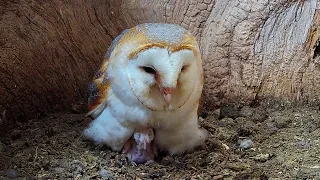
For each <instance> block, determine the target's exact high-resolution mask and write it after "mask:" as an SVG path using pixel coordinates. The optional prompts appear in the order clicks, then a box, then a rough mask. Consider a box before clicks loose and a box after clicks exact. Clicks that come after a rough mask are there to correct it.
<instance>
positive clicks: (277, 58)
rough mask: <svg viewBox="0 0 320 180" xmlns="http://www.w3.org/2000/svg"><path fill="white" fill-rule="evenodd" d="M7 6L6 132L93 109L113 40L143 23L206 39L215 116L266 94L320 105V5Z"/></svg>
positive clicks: (0, 31)
mask: <svg viewBox="0 0 320 180" xmlns="http://www.w3.org/2000/svg"><path fill="white" fill-rule="evenodd" d="M0 3H1V7H0V18H1V19H0V46H1V49H0V94H1V96H0V112H5V113H2V114H3V116H2V117H1V119H0V120H1V122H0V127H1V126H2V127H4V126H5V125H6V124H7V122H11V120H19V121H24V120H26V119H29V118H33V117H35V116H38V115H42V114H45V113H47V112H57V111H65V110H71V109H72V107H74V106H75V105H80V107H82V110H84V109H85V106H86V97H87V93H86V90H87V85H88V82H89V81H90V79H91V78H92V76H93V73H94V71H95V70H96V69H97V68H98V66H99V65H100V63H101V61H102V57H103V54H104V53H105V51H106V49H107V48H108V45H109V44H110V43H111V41H112V39H113V38H115V37H116V36H117V35H118V34H119V33H120V32H121V31H122V30H124V29H126V28H129V27H132V26H135V25H137V24H140V23H143V22H167V23H176V24H181V25H182V26H183V27H185V28H186V29H188V30H189V31H191V32H192V33H193V34H194V35H195V36H196V37H197V40H198V42H199V44H200V47H201V50H202V55H203V59H204V63H205V73H206V84H205V88H204V96H205V99H206V103H205V107H206V109H207V110H211V109H212V108H214V106H216V105H219V104H220V103H224V102H234V101H240V100H241V101H244V102H249V101H251V100H256V99H259V98H264V97H271V98H281V99H287V100H292V101H296V100H298V101H301V100H307V101H308V102H317V101H319V99H320V88H319V86H320V78H319V77H320V76H319V75H320V57H319V54H320V52H319V51H320V50H319V49H320V47H319V39H320V28H319V26H320V24H319V23H320V13H319V2H317V0H299V1H296V0H292V1H286V0H271V1H267V0H257V1H256V0H255V1H253V0H244V1H239V0H215V1H214V0H187V1H183V0H167V1H162V0H156V1H149V0H137V1H124V0H122V1H119V0H108V1H105V0H93V1H85V0H75V1H62V0H52V1H40V0H11V1H10V0H3V1H2V2H0ZM317 3H318V4H317Z"/></svg>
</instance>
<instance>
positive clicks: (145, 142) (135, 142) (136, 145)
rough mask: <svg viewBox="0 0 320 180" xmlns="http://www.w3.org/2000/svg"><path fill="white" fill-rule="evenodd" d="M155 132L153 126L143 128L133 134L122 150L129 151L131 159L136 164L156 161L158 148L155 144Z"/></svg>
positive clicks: (128, 154) (128, 155)
mask: <svg viewBox="0 0 320 180" xmlns="http://www.w3.org/2000/svg"><path fill="white" fill-rule="evenodd" d="M153 139H154V132H153V129H152V128H143V129H140V130H138V131H136V132H134V134H133V138H130V139H129V140H128V141H127V142H126V143H125V145H124V147H123V150H122V152H123V153H127V157H128V159H129V161H131V162H134V163H136V164H143V163H151V162H153V161H154V158H155V154H156V148H155V146H154V144H153V142H152V141H153Z"/></svg>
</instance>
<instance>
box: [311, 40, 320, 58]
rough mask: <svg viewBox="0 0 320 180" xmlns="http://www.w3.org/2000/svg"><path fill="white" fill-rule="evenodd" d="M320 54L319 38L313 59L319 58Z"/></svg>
mask: <svg viewBox="0 0 320 180" xmlns="http://www.w3.org/2000/svg"><path fill="white" fill-rule="evenodd" d="M319 56H320V39H318V41H317V43H316V44H315V47H314V53H313V59H315V58H317V57H319Z"/></svg>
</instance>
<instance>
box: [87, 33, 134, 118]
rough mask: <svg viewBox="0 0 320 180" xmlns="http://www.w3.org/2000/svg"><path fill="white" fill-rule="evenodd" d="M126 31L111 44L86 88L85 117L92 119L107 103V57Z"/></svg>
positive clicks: (108, 84)
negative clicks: (86, 108)
mask: <svg viewBox="0 0 320 180" xmlns="http://www.w3.org/2000/svg"><path fill="white" fill-rule="evenodd" d="M127 32H128V30H124V31H123V32H122V33H121V34H120V35H119V36H117V37H116V38H115V39H114V40H113V41H112V43H111V45H110V47H109V48H108V51H107V53H106V54H105V57H104V58H105V59H104V61H103V63H102V65H101V67H100V69H99V70H98V71H97V72H96V74H95V75H94V77H93V80H92V81H91V83H90V85H89V87H88V113H87V116H91V117H92V118H95V117H97V116H98V115H99V114H100V113H101V112H102V110H103V109H104V107H105V106H106V105H107V103H108V92H109V89H110V82H109V80H108V73H107V67H108V64H109V57H110V55H111V53H112V52H113V50H114V48H115V47H116V46H117V44H118V42H119V40H120V39H121V37H122V36H123V35H124V34H126V33H127Z"/></svg>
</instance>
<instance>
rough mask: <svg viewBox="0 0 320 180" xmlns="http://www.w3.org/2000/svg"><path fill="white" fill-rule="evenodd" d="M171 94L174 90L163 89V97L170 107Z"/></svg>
mask: <svg viewBox="0 0 320 180" xmlns="http://www.w3.org/2000/svg"><path fill="white" fill-rule="evenodd" d="M171 93H172V88H168V87H164V88H162V95H163V98H164V100H165V102H166V104H167V105H168V106H169V105H170V103H171Z"/></svg>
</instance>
